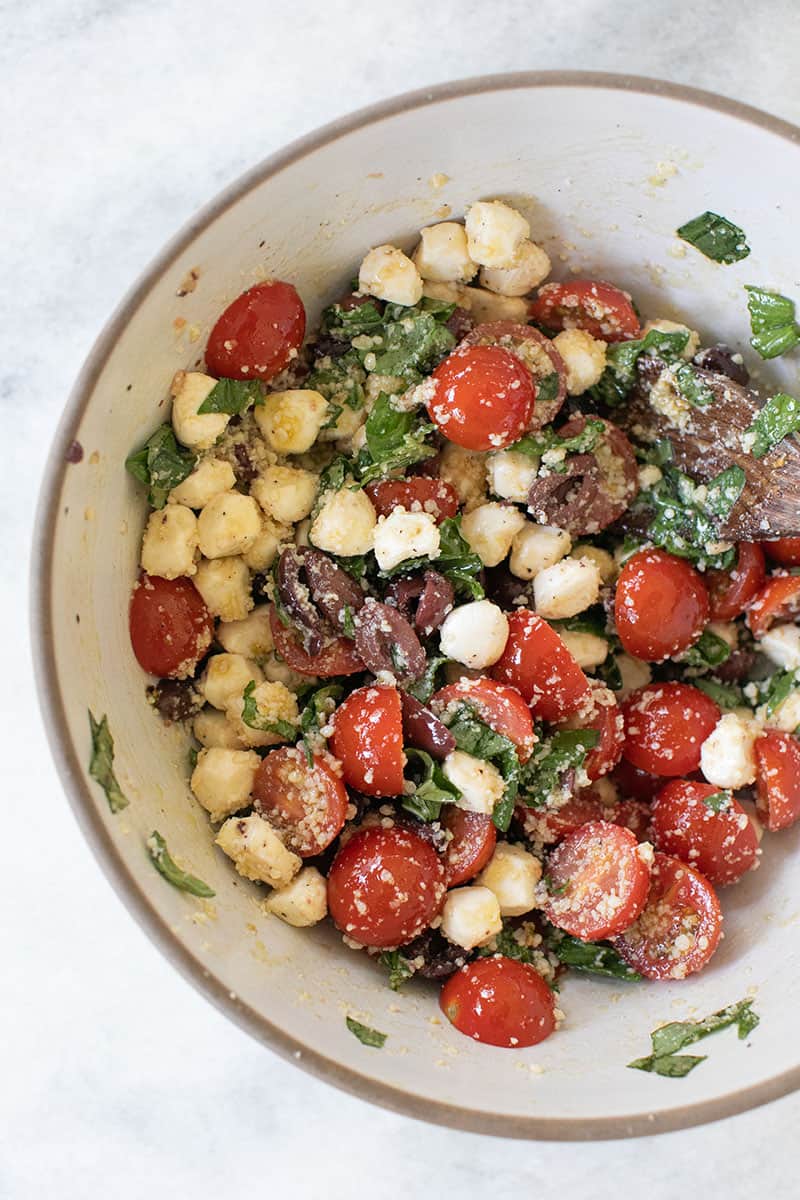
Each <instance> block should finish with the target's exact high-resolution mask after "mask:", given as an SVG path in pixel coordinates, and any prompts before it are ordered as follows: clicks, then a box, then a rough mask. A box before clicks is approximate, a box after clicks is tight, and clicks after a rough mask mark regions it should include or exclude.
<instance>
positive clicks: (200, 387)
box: [172, 371, 230, 450]
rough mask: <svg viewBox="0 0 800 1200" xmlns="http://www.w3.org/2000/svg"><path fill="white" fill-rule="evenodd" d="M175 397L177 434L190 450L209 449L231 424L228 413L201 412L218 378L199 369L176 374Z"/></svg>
mask: <svg viewBox="0 0 800 1200" xmlns="http://www.w3.org/2000/svg"><path fill="white" fill-rule="evenodd" d="M175 382H176V384H177V386H176V388H175V394H174V396H173V400H172V428H173V429H174V430H175V437H176V438H177V439H178V441H179V442H181V443H182V444H183V445H184V446H188V447H189V449H190V450H209V449H210V448H211V447H212V446H213V445H214V443H215V442H216V441H217V439H218V438H221V437H222V435H223V433H224V432H225V430H226V429H227V427H228V422H229V421H230V417H229V416H228V414H227V413H198V411H197V410H198V409H199V408H200V406H201V404H202V403H203V401H204V400H205V399H206V398H207V397H208V395H209V393H210V392H211V391H213V389H214V388H215V387H216V383H217V381H216V379H212V378H211V376H210V375H202V374H200V372H198V371H187V372H185V373H184V372H181V373H180V374H179V375H178V376H176V381H175Z"/></svg>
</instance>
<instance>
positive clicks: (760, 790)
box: [755, 729, 800, 833]
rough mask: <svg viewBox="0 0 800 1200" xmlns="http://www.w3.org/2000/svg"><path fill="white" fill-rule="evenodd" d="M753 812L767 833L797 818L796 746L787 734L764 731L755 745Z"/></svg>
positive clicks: (799, 770)
mask: <svg viewBox="0 0 800 1200" xmlns="http://www.w3.org/2000/svg"><path fill="white" fill-rule="evenodd" d="M755 752H756V762H757V764H758V775H757V776H756V811H757V813H758V815H759V817H760V818H761V820H762V821H763V822H764V824H765V825H766V827H767V829H769V830H770V832H771V833H774V832H775V831H776V830H778V829H788V827H789V826H790V825H794V823H795V821H796V820H797V819H798V817H800V745H798V742H797V739H796V738H794V737H792V735H791V734H790V733H781V732H780V731H779V730H777V729H768V730H767V731H766V733H764V734H762V735H761V737H760V738H758V740H757V741H756V744H755Z"/></svg>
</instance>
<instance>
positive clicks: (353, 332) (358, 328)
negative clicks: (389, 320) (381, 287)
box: [320, 300, 383, 342]
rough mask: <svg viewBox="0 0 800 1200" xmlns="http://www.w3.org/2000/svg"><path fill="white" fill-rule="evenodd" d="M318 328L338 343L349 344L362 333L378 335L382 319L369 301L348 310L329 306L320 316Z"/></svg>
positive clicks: (381, 326) (334, 305)
mask: <svg viewBox="0 0 800 1200" xmlns="http://www.w3.org/2000/svg"><path fill="white" fill-rule="evenodd" d="M320 328H321V329H322V331H323V333H327V334H330V336H331V337H333V338H336V339H337V340H338V341H341V342H349V341H352V339H353V338H354V337H360V336H361V335H362V334H364V333H379V332H380V331H381V329H382V328H383V317H382V316H381V314H380V313H379V312H378V309H377V308H376V307H375V305H374V304H373V302H372V301H371V300H367V301H366V303H364V304H359V305H357V306H356V307H355V308H348V309H344V308H342V307H341V305H339V304H331V305H330V307H329V308H326V309H325V311H324V312H323V314H322V319H321V321H320Z"/></svg>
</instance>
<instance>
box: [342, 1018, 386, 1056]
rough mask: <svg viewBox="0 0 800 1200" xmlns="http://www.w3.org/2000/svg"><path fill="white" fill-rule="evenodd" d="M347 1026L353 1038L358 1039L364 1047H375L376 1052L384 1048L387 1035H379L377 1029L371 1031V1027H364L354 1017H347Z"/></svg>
mask: <svg viewBox="0 0 800 1200" xmlns="http://www.w3.org/2000/svg"><path fill="white" fill-rule="evenodd" d="M345 1024H346V1025H347V1028H348V1029H349V1030H350V1032H351V1033H352V1034H353V1036H354V1037H357V1038H358V1040H359V1041H360V1042H361V1043H362V1044H363V1045H364V1046H373V1047H374V1048H375V1049H376V1050H381V1049H382V1048H383V1044H384V1042H385V1041H386V1037H387V1035H386V1034H385V1033H379V1032H378V1030H377V1029H370V1027H369V1025H362V1024H361V1022H360V1021H356V1020H354V1019H353V1017H345Z"/></svg>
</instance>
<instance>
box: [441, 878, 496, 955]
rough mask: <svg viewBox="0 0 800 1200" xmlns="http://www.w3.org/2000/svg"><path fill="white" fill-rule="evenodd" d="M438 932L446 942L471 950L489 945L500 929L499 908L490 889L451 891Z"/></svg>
mask: <svg viewBox="0 0 800 1200" xmlns="http://www.w3.org/2000/svg"><path fill="white" fill-rule="evenodd" d="M440 928H441V931H442V933H443V934H444V936H445V937H446V938H447V940H448V942H453V943H454V945H456V946H462V947H463V948H464V949H465V950H473V949H474V948H475V946H481V945H483V943H484V942H488V941H489V939H490V938H493V937H494V936H495V934H497V933H499V932H500V931H501V929H502V928H503V918H502V917H501V915H500V905H499V904H498V901H497V897H496V896H495V894H494V892H492V891H490V890H489V888H486V887H481V886H480V885H477V886H475V887H457V888H452V889H451V890H450V891H449V892H448V893H447V896H446V897H445V902H444V907H443V908H442V924H441V927H440Z"/></svg>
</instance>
